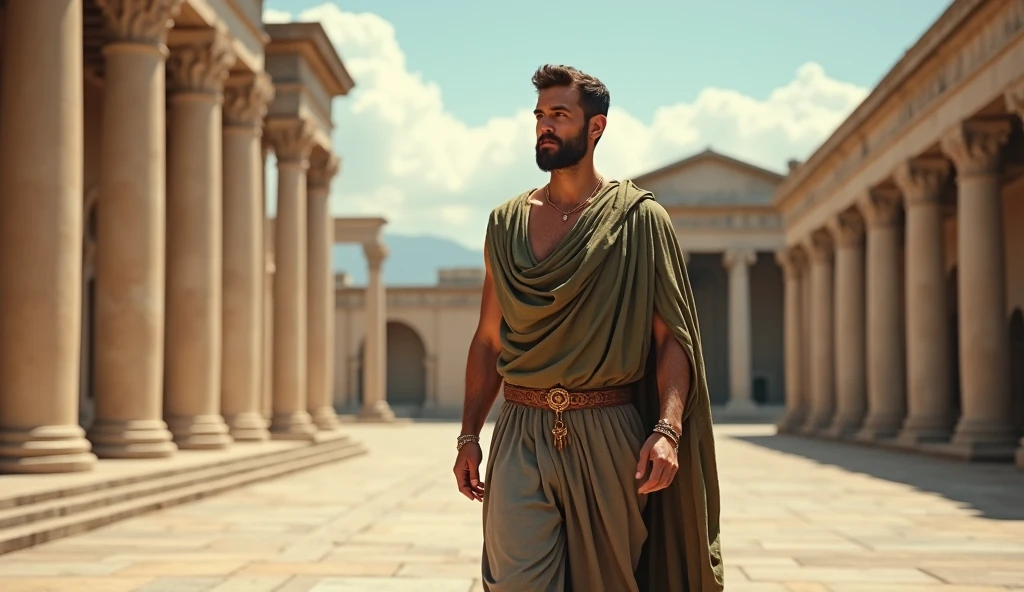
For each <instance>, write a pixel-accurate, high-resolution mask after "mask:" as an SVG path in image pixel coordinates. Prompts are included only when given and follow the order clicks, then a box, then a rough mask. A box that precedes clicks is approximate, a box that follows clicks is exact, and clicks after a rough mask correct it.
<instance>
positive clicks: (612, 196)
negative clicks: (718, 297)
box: [487, 181, 724, 592]
mask: <svg viewBox="0 0 1024 592" xmlns="http://www.w3.org/2000/svg"><path fill="white" fill-rule="evenodd" d="M531 193H532V192H526V193H523V194H521V195H518V196H516V197H515V198H513V199H510V200H508V201H506V202H505V203H504V204H502V205H500V206H498V207H497V208H495V209H494V210H493V211H492V212H491V215H490V217H489V220H488V228H487V256H488V258H489V263H490V265H491V269H492V274H493V277H494V283H495V286H494V287H495V292H496V294H497V298H498V300H499V303H500V305H501V309H502V314H503V321H502V328H501V340H502V353H501V354H500V356H499V359H498V371H499V373H500V374H501V375H502V376H503V378H504V379H505V380H506V381H507V382H509V383H512V384H517V385H521V386H525V387H534V388H542V389H543V388H551V387H553V386H556V385H558V386H562V387H564V388H569V389H574V388H576V389H588V388H598V387H606V386H616V385H624V384H633V385H634V387H635V390H634V392H635V396H634V405H635V406H636V408H637V410H638V411H639V413H640V416H641V418H642V419H643V422H644V425H645V427H646V428H648V429H650V428H653V427H654V424H655V423H656V422H657V421H658V419H659V414H660V409H661V399H660V394H659V386H658V378H657V372H656V369H657V359H656V354H657V350H656V348H655V347H654V343H653V331H652V319H653V316H654V314H655V313H657V314H658V315H659V316H660V317H661V318H662V319H663V320H664V322H665V323H666V324H667V325H668V327H669V328H670V330H671V331H672V333H673V334H674V336H675V337H676V339H677V340H678V342H679V344H680V345H681V346H682V347H683V350H684V351H685V352H686V355H687V357H688V358H689V360H690V365H691V366H690V385H689V392H687V393H686V395H685V399H684V410H683V422H682V426H683V429H682V439H681V441H680V445H679V455H678V459H679V471H678V473H677V474H676V477H675V479H674V480H673V482H672V484H671V485H670V486H669V487H667V488H666V489H663V490H661V491H658V492H655V493H652V494H650V497H649V498H648V503H647V507H646V509H645V511H644V521H645V524H646V526H647V529H648V538H647V541H646V543H645V545H644V550H643V553H642V555H641V560H640V565H639V567H638V568H637V572H636V576H637V581H638V583H639V585H640V589H641V590H650V591H652V592H654V591H657V592H682V591H692V592H716V591H719V590H723V589H724V567H723V561H722V552H721V536H720V530H719V510H720V493H719V483H718V469H717V463H716V455H715V443H714V435H713V430H712V420H711V403H710V399H709V396H708V388H707V381H706V379H705V373H704V359H703V355H702V353H701V342H700V329H699V327H698V323H697V311H696V308H695V306H694V299H693V292H692V290H691V287H690V281H689V277H688V275H687V271H686V266H685V263H684V260H683V254H682V252H681V250H680V248H679V243H678V241H677V238H676V235H675V231H674V229H673V227H672V221H671V218H670V217H669V215H668V212H667V211H666V210H665V208H664V207H663V206H662V205H661V204H660V203H658V202H657V201H656V200H655V198H654V195H653V194H652V193H651V192H649V191H645V190H643V189H640V188H639V187H637V186H636V185H635V184H633V183H632V182H631V181H621V182H618V181H613V182H611V183H610V184H609V186H608V187H606V188H605V189H604V191H603V192H602V193H601V194H600V195H599V196H598V197H597V198H596V199H595V201H594V202H593V203H592V204H591V205H590V206H589V207H588V208H586V209H585V210H584V211H583V213H582V214H581V216H580V217H579V219H578V220H577V222H576V224H575V225H574V227H573V228H572V230H570V232H569V233H568V234H567V235H566V236H565V238H563V240H562V241H561V242H560V243H559V245H558V246H557V247H556V249H555V251H554V252H553V253H552V254H551V255H549V256H548V257H547V258H545V259H544V260H543V261H538V260H537V259H536V258H535V257H534V255H533V252H532V249H531V247H530V242H529V237H528V226H527V225H528V221H529V215H530V205H529V202H528V198H529V196H530V194H531Z"/></svg>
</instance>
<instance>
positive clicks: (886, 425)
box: [857, 189, 907, 442]
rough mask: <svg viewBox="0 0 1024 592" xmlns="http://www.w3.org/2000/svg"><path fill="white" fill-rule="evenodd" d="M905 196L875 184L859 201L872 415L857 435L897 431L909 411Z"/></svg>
mask: <svg viewBox="0 0 1024 592" xmlns="http://www.w3.org/2000/svg"><path fill="white" fill-rule="evenodd" d="M901 199H902V198H901V196H900V194H899V192H897V191H888V190H881V189H874V190H871V191H869V192H868V193H866V194H865V195H864V197H862V198H861V200H860V202H859V206H860V209H861V213H862V214H863V215H864V219H865V221H866V223H867V343H868V350H867V369H868V372H867V375H868V376H867V377H868V416H867V418H866V419H865V420H864V425H863V427H862V428H861V430H860V432H858V434H857V438H858V439H861V440H864V441H869V442H872V441H876V440H881V439H886V438H893V437H895V436H896V434H897V432H898V431H899V429H900V425H901V424H902V423H903V418H904V416H905V415H906V413H907V401H906V395H905V392H906V387H905V382H906V370H905V368H906V365H905V361H904V349H903V331H902V330H901V327H900V324H901V323H902V322H903V315H902V313H901V312H900V311H901V310H902V303H903V300H902V299H901V296H900V294H901V292H900V265H899V257H900V221H901V210H900V202H901Z"/></svg>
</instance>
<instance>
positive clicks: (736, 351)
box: [722, 248, 757, 410]
mask: <svg viewBox="0 0 1024 592" xmlns="http://www.w3.org/2000/svg"><path fill="white" fill-rule="evenodd" d="M756 261H757V253H756V252H755V251H754V250H753V249H742V248H741V249H730V250H728V251H726V252H725V255H724V256H723V258H722V262H723V263H724V265H725V267H726V269H727V270H728V271H729V403H728V407H729V408H730V409H734V410H750V409H754V408H756V405H755V404H754V400H753V397H752V396H751V372H752V368H751V366H752V364H753V361H752V352H751V348H752V345H751V329H750V266H751V265H753V264H754V263H755V262H756Z"/></svg>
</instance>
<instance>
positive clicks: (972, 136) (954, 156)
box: [940, 118, 1012, 176]
mask: <svg viewBox="0 0 1024 592" xmlns="http://www.w3.org/2000/svg"><path fill="white" fill-rule="evenodd" d="M1011 130H1012V126H1011V125H1010V121H1009V120H1008V119H1004V118H999V119H969V120H967V121H963V122H961V123H960V124H959V125H957V126H956V127H954V128H953V129H951V130H949V131H948V132H947V133H946V134H945V135H943V136H942V140H941V142H940V146H941V148H942V151H943V152H944V153H945V154H946V155H947V156H949V158H950V160H952V161H953V165H954V166H955V167H956V170H957V173H958V174H959V175H960V176H963V175H978V174H984V173H994V172H996V171H997V170H998V169H999V165H1000V160H1001V159H1000V156H1001V155H1002V148H1003V145H1004V144H1006V142H1007V140H1009V138H1010V131H1011Z"/></svg>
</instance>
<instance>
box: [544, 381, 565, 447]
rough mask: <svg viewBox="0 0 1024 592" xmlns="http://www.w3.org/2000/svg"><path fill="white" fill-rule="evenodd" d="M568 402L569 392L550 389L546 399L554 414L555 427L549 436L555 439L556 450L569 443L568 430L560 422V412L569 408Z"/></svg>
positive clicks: (560, 389)
mask: <svg viewBox="0 0 1024 592" xmlns="http://www.w3.org/2000/svg"><path fill="white" fill-rule="evenodd" d="M569 400H570V397H569V391H567V390H565V389H562V388H554V389H551V390H550V391H548V394H547V397H546V402H547V404H548V407H550V408H551V410H552V411H554V412H555V427H554V428H553V429H552V430H551V434H552V435H553V436H554V437H555V448H557V449H558V450H561V449H562V448H563V447H564V446H565V445H566V444H567V443H568V442H569V429H568V428H566V427H565V423H564V422H563V421H562V412H563V411H565V410H566V409H568V408H569Z"/></svg>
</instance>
